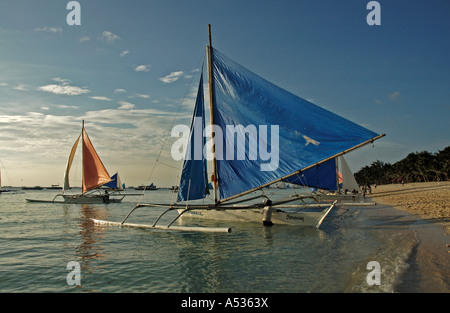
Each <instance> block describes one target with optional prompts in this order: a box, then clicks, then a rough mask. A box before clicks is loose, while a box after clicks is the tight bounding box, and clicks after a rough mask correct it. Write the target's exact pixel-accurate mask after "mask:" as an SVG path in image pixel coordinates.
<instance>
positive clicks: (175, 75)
mask: <svg viewBox="0 0 450 313" xmlns="http://www.w3.org/2000/svg"><path fill="white" fill-rule="evenodd" d="M183 74H184V72H183V71H178V72H172V73H170V74H169V75H167V76H164V77H160V78H159V80H160V81H162V82H163V83H165V84H170V83H173V82H176V81H177V80H179V79H180V78H181V77H182V76H183Z"/></svg>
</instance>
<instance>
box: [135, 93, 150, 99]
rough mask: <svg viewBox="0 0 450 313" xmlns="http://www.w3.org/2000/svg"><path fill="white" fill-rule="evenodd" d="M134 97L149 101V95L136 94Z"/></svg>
mask: <svg viewBox="0 0 450 313" xmlns="http://www.w3.org/2000/svg"><path fill="white" fill-rule="evenodd" d="M136 97H138V98H142V99H149V98H150V95H144V94H140V93H137V94H136Z"/></svg>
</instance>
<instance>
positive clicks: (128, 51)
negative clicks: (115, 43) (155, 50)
mask: <svg viewBox="0 0 450 313" xmlns="http://www.w3.org/2000/svg"><path fill="white" fill-rule="evenodd" d="M128 53H130V50H124V51H122V52H121V53H120V57H124V56H126V55H127V54H128Z"/></svg>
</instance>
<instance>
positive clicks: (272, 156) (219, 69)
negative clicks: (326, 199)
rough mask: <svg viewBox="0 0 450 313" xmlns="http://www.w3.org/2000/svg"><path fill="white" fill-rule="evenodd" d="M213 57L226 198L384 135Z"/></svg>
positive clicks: (217, 54) (221, 185)
mask: <svg viewBox="0 0 450 313" xmlns="http://www.w3.org/2000/svg"><path fill="white" fill-rule="evenodd" d="M212 59H213V62H212V63H213V76H214V96H215V105H214V123H215V124H216V125H217V126H219V128H221V129H222V130H223V138H225V139H224V140H223V141H222V142H218V140H216V141H215V145H216V157H217V169H218V179H219V189H220V197H221V199H224V198H228V197H231V196H234V195H238V194H241V193H243V192H246V191H248V190H251V189H253V188H258V187H260V186H262V185H264V184H267V183H270V182H273V181H274V180H277V179H280V178H282V177H284V176H287V175H290V174H292V173H295V172H296V171H298V170H302V169H305V168H306V167H308V166H312V165H313V164H316V163H318V162H321V161H324V160H326V159H327V158H330V157H332V156H335V155H336V154H339V153H341V152H343V151H345V150H347V149H350V148H353V147H355V146H357V145H359V144H362V143H364V142H366V141H368V140H371V139H373V138H375V137H377V136H378V134H376V133H375V132H373V131H370V130H368V129H366V128H364V127H361V126H359V125H357V124H355V123H353V122H351V121H349V120H347V119H345V118H343V117H341V116H338V115H336V114H334V113H332V112H330V111H327V110H325V109H323V108H321V107H319V106H317V105H315V104H313V103H311V102H309V101H307V100H304V99H302V98H300V97H298V96H296V95H294V94H292V93H290V92H288V91H286V90H284V89H282V88H280V87H278V86H275V85H274V84H272V83H270V82H268V81H267V80H265V79H263V78H261V77H260V76H258V75H256V74H254V73H253V72H251V71H249V70H248V69H246V68H244V67H242V66H241V65H239V64H237V63H236V62H234V61H232V60H231V59H229V58H227V57H226V56H224V55H223V54H221V53H220V52H219V51H217V50H216V49H213V55H212ZM227 127H228V128H227ZM243 138H244V139H245V145H244V146H243V145H242V139H243ZM255 146H256V147H257V149H256V153H255Z"/></svg>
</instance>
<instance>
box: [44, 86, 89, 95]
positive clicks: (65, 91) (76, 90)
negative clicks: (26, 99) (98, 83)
mask: <svg viewBox="0 0 450 313" xmlns="http://www.w3.org/2000/svg"><path fill="white" fill-rule="evenodd" d="M38 90H40V91H45V92H49V93H54V94H56V95H66V96H78V95H82V94H85V93H88V92H90V90H89V89H85V88H81V87H77V86H67V85H55V84H50V85H46V86H41V87H39V88H38Z"/></svg>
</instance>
